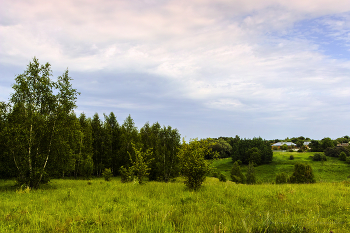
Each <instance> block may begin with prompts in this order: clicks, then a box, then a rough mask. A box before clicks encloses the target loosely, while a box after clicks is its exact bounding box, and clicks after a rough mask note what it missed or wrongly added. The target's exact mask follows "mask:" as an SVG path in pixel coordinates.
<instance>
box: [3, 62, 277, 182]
mask: <svg viewBox="0 0 350 233" xmlns="http://www.w3.org/2000/svg"><path fill="white" fill-rule="evenodd" d="M71 81H72V78H71V77H70V76H69V72H68V69H67V70H66V71H65V72H64V73H63V74H62V75H61V76H59V77H58V78H57V79H56V80H53V79H52V70H51V65H50V64H49V63H46V64H44V65H41V64H39V61H38V59H37V58H35V57H34V59H33V61H32V62H30V63H29V65H28V66H27V69H26V70H25V71H24V73H23V74H20V75H17V76H16V78H15V84H14V85H13V86H12V87H13V90H14V92H13V94H11V97H10V98H9V101H8V103H5V102H0V177H1V178H16V181H17V184H19V185H25V186H27V187H30V188H38V187H39V185H40V184H42V183H47V182H48V181H49V180H50V177H51V178H52V177H55V178H62V177H74V178H78V177H85V178H89V177H91V176H102V175H105V177H107V179H109V178H110V176H117V175H121V176H122V180H123V181H129V180H130V179H131V178H133V177H136V178H137V179H138V180H139V182H140V183H142V179H143V177H145V176H147V177H148V179H149V180H157V181H165V182H167V181H169V180H172V179H173V178H175V177H177V176H179V175H183V176H184V177H185V184H186V185H187V186H188V187H190V188H192V189H197V188H198V187H200V185H201V183H202V182H203V181H204V179H205V176H206V175H207V174H208V172H209V170H210V169H209V162H208V160H210V159H214V158H226V157H232V159H233V161H237V160H239V161H241V162H242V163H243V164H248V163H254V164H256V165H259V164H264V163H269V162H271V161H272V150H271V147H270V146H268V142H267V141H265V140H263V139H261V138H253V139H241V138H239V137H238V136H236V137H235V138H224V137H221V138H217V139H211V138H208V139H202V140H197V139H191V140H190V141H189V142H188V143H187V142H186V141H185V140H183V141H181V137H180V133H179V131H178V130H177V129H176V128H172V127H171V126H161V125H160V124H159V123H158V122H156V123H154V124H152V125H151V124H149V123H148V122H147V123H146V124H145V125H144V126H143V127H141V128H140V129H138V128H137V127H136V126H135V123H134V120H133V119H132V118H131V116H130V115H129V116H128V117H127V118H126V119H125V120H124V122H123V123H122V124H119V122H118V121H117V117H116V116H115V114H114V113H113V112H111V113H109V114H108V115H106V114H103V119H101V118H100V116H99V115H98V114H97V113H96V114H95V115H94V116H93V117H92V118H90V117H87V116H86V115H85V114H84V113H81V114H80V115H79V116H77V115H76V114H75V112H74V109H75V108H76V107H77V106H76V100H77V97H78V95H79V94H80V93H79V92H78V91H77V90H76V89H74V88H73V87H72V84H71Z"/></svg>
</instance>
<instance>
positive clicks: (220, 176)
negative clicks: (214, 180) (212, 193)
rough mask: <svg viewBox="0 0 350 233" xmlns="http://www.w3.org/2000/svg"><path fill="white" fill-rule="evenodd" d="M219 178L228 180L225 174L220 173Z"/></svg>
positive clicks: (223, 180) (224, 180) (222, 180)
mask: <svg viewBox="0 0 350 233" xmlns="http://www.w3.org/2000/svg"><path fill="white" fill-rule="evenodd" d="M219 180H220V181H221V182H226V181H227V178H226V176H225V175H224V174H222V173H220V175H219Z"/></svg>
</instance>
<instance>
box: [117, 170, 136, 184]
mask: <svg viewBox="0 0 350 233" xmlns="http://www.w3.org/2000/svg"><path fill="white" fill-rule="evenodd" d="M119 174H120V178H121V182H122V183H126V182H131V181H133V180H134V172H133V170H132V169H130V168H125V167H124V166H121V167H120V169H119Z"/></svg>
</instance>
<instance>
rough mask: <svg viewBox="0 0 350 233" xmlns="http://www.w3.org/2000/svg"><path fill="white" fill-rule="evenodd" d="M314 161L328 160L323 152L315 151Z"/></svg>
mask: <svg viewBox="0 0 350 233" xmlns="http://www.w3.org/2000/svg"><path fill="white" fill-rule="evenodd" d="M312 160H313V161H327V157H326V156H325V155H324V154H321V153H315V154H314V156H313V157H312Z"/></svg>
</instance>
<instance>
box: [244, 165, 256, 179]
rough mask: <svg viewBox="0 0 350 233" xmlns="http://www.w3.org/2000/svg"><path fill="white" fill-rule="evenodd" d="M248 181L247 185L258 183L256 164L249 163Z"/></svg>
mask: <svg viewBox="0 0 350 233" xmlns="http://www.w3.org/2000/svg"><path fill="white" fill-rule="evenodd" d="M246 180H247V181H246V183H247V184H255V183H256V178H255V168H254V163H249V165H248V169H247V174H246Z"/></svg>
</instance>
